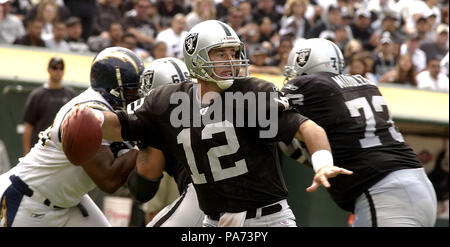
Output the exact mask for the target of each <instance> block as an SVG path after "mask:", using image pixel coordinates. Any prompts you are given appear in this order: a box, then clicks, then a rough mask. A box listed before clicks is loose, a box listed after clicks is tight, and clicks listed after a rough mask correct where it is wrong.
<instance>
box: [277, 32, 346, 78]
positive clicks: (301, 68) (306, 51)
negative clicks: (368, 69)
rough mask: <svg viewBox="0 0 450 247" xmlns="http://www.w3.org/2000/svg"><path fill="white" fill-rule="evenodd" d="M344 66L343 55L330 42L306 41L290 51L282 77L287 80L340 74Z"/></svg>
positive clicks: (323, 40)
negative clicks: (322, 74)
mask: <svg viewBox="0 0 450 247" xmlns="http://www.w3.org/2000/svg"><path fill="white" fill-rule="evenodd" d="M344 65H345V64H344V55H342V52H341V50H340V49H339V47H338V46H337V45H336V44H334V43H333V42H332V41H329V40H327V39H321V38H314V39H307V40H304V41H301V42H300V43H299V44H298V45H297V46H296V47H294V48H293V49H292V50H291V52H290V53H289V57H288V60H287V63H286V66H285V68H284V71H283V75H284V76H286V79H288V80H289V79H291V78H293V77H296V76H300V75H309V74H312V73H317V72H332V73H336V74H341V73H342V72H343V70H344Z"/></svg>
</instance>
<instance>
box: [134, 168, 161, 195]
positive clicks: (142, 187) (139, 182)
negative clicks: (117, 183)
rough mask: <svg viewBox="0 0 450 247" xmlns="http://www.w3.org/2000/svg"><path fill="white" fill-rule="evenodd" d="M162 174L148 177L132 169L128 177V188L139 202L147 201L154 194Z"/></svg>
mask: <svg viewBox="0 0 450 247" xmlns="http://www.w3.org/2000/svg"><path fill="white" fill-rule="evenodd" d="M162 177H163V175H161V177H160V178H158V179H148V178H145V177H143V176H141V175H139V174H138V173H137V171H136V169H134V170H133V171H132V172H131V175H130V178H129V179H128V189H129V190H130V192H131V194H132V195H133V196H134V198H136V200H138V201H139V202H142V203H144V202H148V201H149V200H150V199H152V198H153V196H154V195H155V194H156V192H157V191H158V188H159V183H160V182H161V179H162Z"/></svg>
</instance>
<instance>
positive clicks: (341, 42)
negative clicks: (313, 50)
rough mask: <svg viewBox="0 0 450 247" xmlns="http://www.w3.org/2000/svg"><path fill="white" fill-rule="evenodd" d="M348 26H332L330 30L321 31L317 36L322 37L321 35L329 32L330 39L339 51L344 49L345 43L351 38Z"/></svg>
mask: <svg viewBox="0 0 450 247" xmlns="http://www.w3.org/2000/svg"><path fill="white" fill-rule="evenodd" d="M349 29H350V28H349V27H348V26H345V25H337V26H335V27H334V28H332V29H331V32H330V31H329V30H326V31H323V32H322V33H321V34H320V36H319V37H322V35H324V34H325V35H328V34H327V33H329V32H330V33H329V34H330V36H329V37H330V40H331V41H333V42H334V43H335V44H336V45H337V46H338V47H339V49H341V51H342V52H343V51H344V48H345V46H346V45H347V43H348V42H349V41H350V40H351V39H352V38H353V36H351V34H350V33H351V31H349Z"/></svg>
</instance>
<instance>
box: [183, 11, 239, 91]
mask: <svg viewBox="0 0 450 247" xmlns="http://www.w3.org/2000/svg"><path fill="white" fill-rule="evenodd" d="M224 47H234V48H235V50H236V53H237V54H236V55H237V57H238V58H237V59H235V60H227V61H214V62H213V61H211V59H210V58H209V51H210V50H212V49H216V48H224ZM183 54H184V62H185V63H186V66H187V68H188V69H189V72H190V73H191V76H192V77H195V78H198V79H201V80H204V81H210V82H214V83H217V85H218V86H219V87H220V88H221V89H224V90H225V89H227V88H229V87H230V86H231V85H232V84H233V81H234V80H235V79H243V78H247V77H248V59H247V55H246V52H245V45H244V43H242V42H241V40H240V39H239V37H238V36H237V34H236V32H235V31H234V30H233V29H232V28H231V27H230V26H228V25H227V24H225V23H223V22H220V21H217V20H209V21H204V22H201V23H199V24H197V25H195V26H194V27H193V28H192V29H191V30H190V31H189V33H188V34H187V36H186V38H185V39H184V45H183ZM216 67H229V68H231V71H232V75H231V76H227V77H224V76H219V75H217V74H216V73H215V72H214V68H216ZM241 69H244V71H241ZM241 73H242V74H241ZM213 76H215V77H216V78H219V79H214V78H213Z"/></svg>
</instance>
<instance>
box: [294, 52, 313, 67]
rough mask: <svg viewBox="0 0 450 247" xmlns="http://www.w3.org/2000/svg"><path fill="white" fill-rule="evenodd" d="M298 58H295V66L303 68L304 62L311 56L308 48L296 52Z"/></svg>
mask: <svg viewBox="0 0 450 247" xmlns="http://www.w3.org/2000/svg"><path fill="white" fill-rule="evenodd" d="M297 54H298V56H297V64H298V66H300V67H303V66H305V64H306V62H308V59H309V55H310V54H311V49H310V48H306V49H301V50H299V51H298V52H297Z"/></svg>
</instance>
